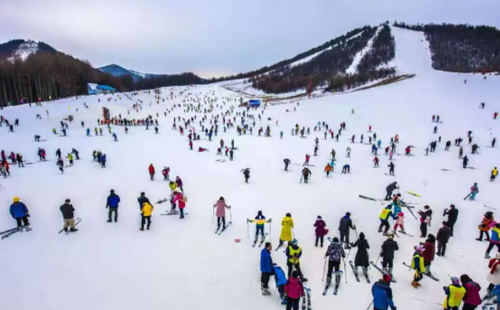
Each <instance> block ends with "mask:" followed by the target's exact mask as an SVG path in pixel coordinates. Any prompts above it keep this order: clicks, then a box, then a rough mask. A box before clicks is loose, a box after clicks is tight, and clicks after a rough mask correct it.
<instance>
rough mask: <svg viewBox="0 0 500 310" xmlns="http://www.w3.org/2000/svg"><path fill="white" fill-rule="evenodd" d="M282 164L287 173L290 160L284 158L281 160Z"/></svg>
mask: <svg viewBox="0 0 500 310" xmlns="http://www.w3.org/2000/svg"><path fill="white" fill-rule="evenodd" d="M283 162H284V163H285V171H288V165H290V159H288V158H285V159H283Z"/></svg>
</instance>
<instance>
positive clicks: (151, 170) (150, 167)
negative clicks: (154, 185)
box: [148, 164, 155, 181]
mask: <svg viewBox="0 0 500 310" xmlns="http://www.w3.org/2000/svg"><path fill="white" fill-rule="evenodd" d="M148 172H149V177H150V179H151V181H153V180H154V178H155V167H154V166H153V164H149V167H148Z"/></svg>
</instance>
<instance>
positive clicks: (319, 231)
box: [314, 215, 328, 247]
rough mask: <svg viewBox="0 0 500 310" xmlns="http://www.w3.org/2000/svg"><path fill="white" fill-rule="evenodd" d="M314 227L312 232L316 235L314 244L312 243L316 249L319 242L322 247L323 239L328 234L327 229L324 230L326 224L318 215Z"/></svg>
mask: <svg viewBox="0 0 500 310" xmlns="http://www.w3.org/2000/svg"><path fill="white" fill-rule="evenodd" d="M314 227H316V228H315V230H314V232H315V234H316V242H315V243H314V246H315V247H317V246H318V242H320V245H321V247H323V239H324V237H325V236H326V235H327V234H328V229H326V223H325V221H323V219H322V218H321V215H318V218H317V219H316V222H315V223H314Z"/></svg>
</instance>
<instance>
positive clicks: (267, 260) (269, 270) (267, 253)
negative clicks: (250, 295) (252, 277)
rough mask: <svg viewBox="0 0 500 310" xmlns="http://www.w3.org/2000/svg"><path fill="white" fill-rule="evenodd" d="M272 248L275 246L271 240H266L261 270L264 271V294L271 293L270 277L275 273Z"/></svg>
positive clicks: (261, 279)
mask: <svg viewBox="0 0 500 310" xmlns="http://www.w3.org/2000/svg"><path fill="white" fill-rule="evenodd" d="M272 249H273V246H272V244H271V242H266V247H265V248H263V249H262V251H261V252H260V272H261V273H262V274H261V277H260V282H261V286H262V287H261V289H262V295H271V292H270V291H269V278H270V277H271V275H273V273H274V270H273V259H272V257H271V251H272Z"/></svg>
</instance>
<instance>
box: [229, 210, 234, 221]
mask: <svg viewBox="0 0 500 310" xmlns="http://www.w3.org/2000/svg"><path fill="white" fill-rule="evenodd" d="M229 217H230V218H231V219H230V221H231V222H232V221H233V212H232V211H231V206H229Z"/></svg>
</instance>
